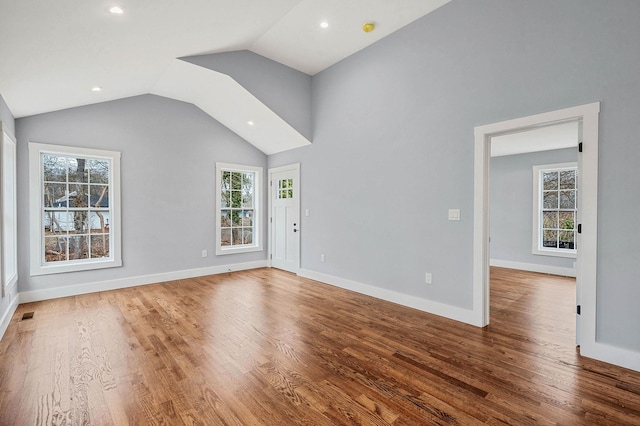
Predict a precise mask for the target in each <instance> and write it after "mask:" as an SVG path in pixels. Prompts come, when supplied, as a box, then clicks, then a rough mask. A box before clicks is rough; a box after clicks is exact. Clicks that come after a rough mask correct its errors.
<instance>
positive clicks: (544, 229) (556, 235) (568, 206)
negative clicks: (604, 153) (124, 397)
mask: <svg viewBox="0 0 640 426" xmlns="http://www.w3.org/2000/svg"><path fill="white" fill-rule="evenodd" d="M556 166H564V167H552V168H546V167H549V166H537V167H536V168H535V169H537V174H536V175H534V176H536V179H537V180H538V185H537V186H538V190H537V191H536V192H537V196H538V197H539V201H538V208H537V209H538V212H537V213H538V214H537V218H538V220H537V224H536V227H537V228H538V232H537V235H538V236H537V242H536V244H535V245H537V246H538V250H539V251H541V252H543V251H546V250H547V251H566V252H571V253H575V250H576V215H577V209H578V169H577V167H575V165H574V163H570V164H565V165H556ZM534 248H535V246H534Z"/></svg>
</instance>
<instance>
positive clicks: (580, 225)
mask: <svg viewBox="0 0 640 426" xmlns="http://www.w3.org/2000/svg"><path fill="white" fill-rule="evenodd" d="M578 234H582V224H581V223H579V224H578Z"/></svg>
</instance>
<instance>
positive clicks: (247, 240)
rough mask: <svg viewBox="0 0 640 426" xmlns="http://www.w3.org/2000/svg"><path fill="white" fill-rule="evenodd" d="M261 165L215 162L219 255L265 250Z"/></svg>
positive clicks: (217, 245)
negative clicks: (261, 236) (261, 231)
mask: <svg viewBox="0 0 640 426" xmlns="http://www.w3.org/2000/svg"><path fill="white" fill-rule="evenodd" d="M262 173H263V172H262V167H252V166H242V165H237V164H226V163H216V182H217V191H216V212H217V213H216V240H217V242H216V254H218V255H221V254H233V253H243V252H250V251H260V250H262V240H261V238H260V229H261V228H260V224H261V188H262V186H261V185H262Z"/></svg>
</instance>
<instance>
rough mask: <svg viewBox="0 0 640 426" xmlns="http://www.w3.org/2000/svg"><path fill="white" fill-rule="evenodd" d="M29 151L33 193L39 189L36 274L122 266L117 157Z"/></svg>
mask: <svg viewBox="0 0 640 426" xmlns="http://www.w3.org/2000/svg"><path fill="white" fill-rule="evenodd" d="M36 145H37V146H36ZM30 150H32V152H30V155H31V156H33V157H32V158H31V160H32V162H33V163H34V164H32V166H34V167H35V168H36V170H35V171H34V170H31V173H32V178H33V180H35V176H37V179H38V181H37V183H34V186H32V189H33V188H39V189H40V190H39V191H37V196H38V200H37V204H38V205H39V208H38V209H37V211H38V217H37V218H34V219H35V220H36V221H37V227H34V229H39V233H38V244H37V245H36V247H37V248H38V253H37V255H36V257H37V259H32V261H34V263H35V265H32V266H35V271H32V273H34V272H35V273H36V274H37V273H38V272H39V273H51V272H62V271H65V272H66V271H68V270H77V269H93V268H96V267H107V266H119V265H120V259H119V256H118V255H119V248H116V246H115V243H116V242H119V238H117V239H118V241H114V237H115V235H116V232H115V231H117V227H118V226H119V223H118V222H119V220H118V216H119V209H116V206H117V205H118V204H119V202H118V199H117V195H118V194H119V188H118V186H119V184H118V182H119V179H116V178H115V172H116V170H117V171H118V172H119V164H117V163H118V162H119V154H118V153H110V152H105V151H94V150H85V149H78V148H70V147H55V146H48V145H40V144H30ZM105 154H107V155H105ZM35 185H37V186H35ZM34 192H35V191H34ZM33 201H35V200H33ZM114 227H115V228H116V229H114ZM98 265H99V266H98ZM59 267H62V268H59ZM48 268H49V269H48ZM32 269H33V268H32Z"/></svg>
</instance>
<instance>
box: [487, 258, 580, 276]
mask: <svg viewBox="0 0 640 426" xmlns="http://www.w3.org/2000/svg"><path fill="white" fill-rule="evenodd" d="M489 264H490V265H491V266H497V267H498V268H508V269H518V270H521V271H529V272H539V273H541V274H551V275H561V276H563V277H574V278H575V276H576V270H575V268H565V267H562V266H549V265H539V264H537V263H524V262H512V261H509V260H500V259H491V260H490V261H489Z"/></svg>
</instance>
